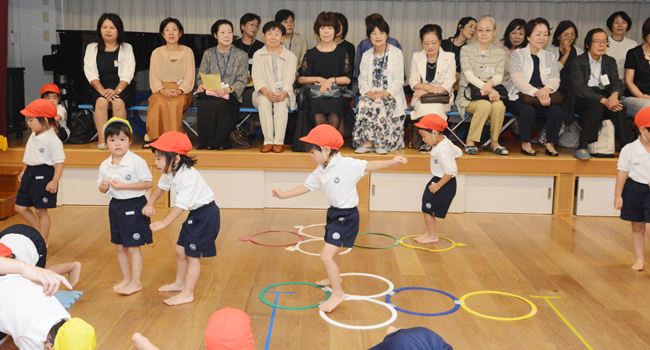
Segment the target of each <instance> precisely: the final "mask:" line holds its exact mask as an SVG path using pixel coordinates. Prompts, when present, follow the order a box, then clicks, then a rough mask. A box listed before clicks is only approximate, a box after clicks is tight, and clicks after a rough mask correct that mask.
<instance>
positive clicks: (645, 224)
mask: <svg viewBox="0 0 650 350" xmlns="http://www.w3.org/2000/svg"><path fill="white" fill-rule="evenodd" d="M634 123H635V124H636V125H637V126H638V127H639V134H640V136H639V138H638V139H637V140H636V141H634V142H631V143H628V144H627V145H625V147H623V149H622V150H621V153H620V155H619V157H618V165H617V168H618V176H617V177H616V188H615V192H614V197H615V198H614V208H616V210H620V211H621V219H622V220H625V221H631V222H632V247H633V248H634V254H635V255H636V261H635V262H634V265H632V269H633V270H636V271H641V270H643V264H644V255H643V250H644V248H645V235H646V232H648V230H649V229H650V185H649V184H650V131H649V130H648V128H650V107H646V108H644V109H642V110H641V111H639V112H638V113H637V114H636V116H635V117H634Z"/></svg>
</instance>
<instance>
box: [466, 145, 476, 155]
mask: <svg viewBox="0 0 650 350" xmlns="http://www.w3.org/2000/svg"><path fill="white" fill-rule="evenodd" d="M465 153H467V154H471V155H477V154H478V148H477V147H476V146H466V147H465Z"/></svg>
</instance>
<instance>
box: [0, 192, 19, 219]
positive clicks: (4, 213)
mask: <svg viewBox="0 0 650 350" xmlns="http://www.w3.org/2000/svg"><path fill="white" fill-rule="evenodd" d="M14 205H16V192H0V220H4V219H6V218H8V217H10V216H12V215H14V214H16V210H15V209H14Z"/></svg>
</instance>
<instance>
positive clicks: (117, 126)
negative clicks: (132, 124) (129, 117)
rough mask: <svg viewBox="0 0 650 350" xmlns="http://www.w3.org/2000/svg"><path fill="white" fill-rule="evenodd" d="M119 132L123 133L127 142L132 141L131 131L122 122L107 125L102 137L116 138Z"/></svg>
mask: <svg viewBox="0 0 650 350" xmlns="http://www.w3.org/2000/svg"><path fill="white" fill-rule="evenodd" d="M120 132H123V133H124V135H126V136H127V137H128V138H129V140H132V138H133V135H131V129H129V126H128V125H126V124H124V123H122V122H113V123H110V124H108V126H107V127H106V130H105V131H104V137H106V138H109V137H110V136H113V135H115V136H118V135H119V134H120Z"/></svg>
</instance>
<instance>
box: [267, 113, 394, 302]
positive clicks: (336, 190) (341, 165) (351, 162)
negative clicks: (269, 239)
mask: <svg viewBox="0 0 650 350" xmlns="http://www.w3.org/2000/svg"><path fill="white" fill-rule="evenodd" d="M300 141H303V142H306V143H310V144H311V145H312V146H311V147H312V148H311V157H312V159H313V160H314V162H316V164H318V167H317V168H316V170H314V172H313V173H311V175H309V177H308V178H307V180H306V181H305V183H304V184H303V185H300V186H298V187H296V188H294V189H293V190H290V191H287V192H282V191H281V190H279V189H277V188H274V189H273V196H274V197H278V198H280V199H286V198H291V197H295V196H299V195H302V194H306V193H309V192H311V191H318V190H320V189H322V190H323V193H324V194H325V198H326V199H327V203H328V204H329V205H330V207H329V209H327V224H326V225H325V245H324V246H323V249H322V250H321V253H320V258H321V261H322V262H323V265H324V266H325V270H326V271H327V277H328V278H326V279H324V280H321V281H318V282H316V283H317V284H318V285H321V286H327V285H329V286H331V287H332V296H331V297H330V298H329V299H328V300H327V301H326V302H324V303H323V304H321V305H320V306H319V308H320V309H321V310H323V311H324V312H331V311H332V310H334V308H336V307H337V306H338V305H339V304H340V303H341V302H343V301H344V300H345V294H344V293H343V289H342V287H341V275H340V271H339V259H340V258H339V250H340V249H341V248H352V247H353V246H354V241H355V240H356V238H357V234H358V233H359V210H358V209H357V205H358V204H359V194H358V193H357V182H359V180H361V178H362V177H363V176H365V175H366V173H367V172H370V171H375V170H379V169H383V168H387V167H389V166H395V165H398V164H406V158H404V157H395V158H393V159H392V160H384V161H372V162H368V161H365V160H359V159H354V158H350V157H343V156H341V154H340V153H338V150H339V148H341V146H343V137H342V136H341V133H339V132H338V130H336V129H335V128H334V127H333V126H331V125H328V124H321V125H318V126H316V127H315V128H313V129H312V130H311V131H310V132H309V134H308V135H307V136H305V137H302V138H301V139H300Z"/></svg>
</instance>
